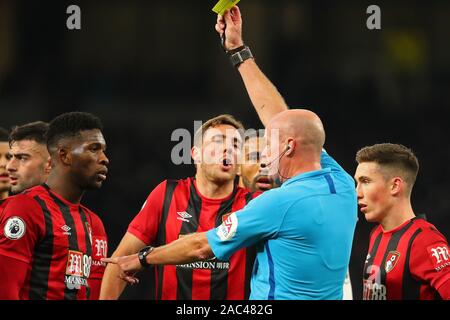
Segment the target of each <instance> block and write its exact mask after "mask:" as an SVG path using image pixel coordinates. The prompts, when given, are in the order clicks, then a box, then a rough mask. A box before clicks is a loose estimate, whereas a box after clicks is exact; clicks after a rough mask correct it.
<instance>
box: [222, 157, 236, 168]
mask: <svg viewBox="0 0 450 320" xmlns="http://www.w3.org/2000/svg"><path fill="white" fill-rule="evenodd" d="M220 166H221V167H222V169H223V170H226V171H228V170H230V169H231V167H232V166H233V164H232V163H231V160H230V159H227V158H225V159H223V160H222V163H221V164H220Z"/></svg>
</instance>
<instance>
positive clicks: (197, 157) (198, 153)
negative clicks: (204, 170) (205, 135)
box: [191, 146, 202, 164]
mask: <svg viewBox="0 0 450 320" xmlns="http://www.w3.org/2000/svg"><path fill="white" fill-rule="evenodd" d="M191 157H192V159H193V160H194V164H198V163H200V162H201V160H202V150H201V148H199V147H197V146H193V147H192V149H191Z"/></svg>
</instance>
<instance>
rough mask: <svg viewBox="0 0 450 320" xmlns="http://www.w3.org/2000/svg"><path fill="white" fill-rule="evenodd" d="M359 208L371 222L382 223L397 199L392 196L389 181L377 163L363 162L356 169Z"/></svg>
mask: <svg viewBox="0 0 450 320" xmlns="http://www.w3.org/2000/svg"><path fill="white" fill-rule="evenodd" d="M355 180H356V193H357V196H358V207H359V209H360V211H361V213H363V214H364V216H365V218H366V220H367V221H369V222H381V221H382V220H383V219H384V217H386V215H387V214H388V213H389V210H390V208H391V207H392V206H393V201H394V200H395V198H393V197H392V196H391V192H390V184H389V181H388V180H386V178H385V177H384V176H383V174H382V173H381V171H380V167H379V165H378V164H377V163H375V162H362V163H360V164H359V165H358V167H357V168H356V173H355Z"/></svg>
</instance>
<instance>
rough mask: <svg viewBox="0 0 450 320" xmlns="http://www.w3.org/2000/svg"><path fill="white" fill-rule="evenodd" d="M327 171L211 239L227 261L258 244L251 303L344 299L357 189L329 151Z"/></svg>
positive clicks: (238, 215) (268, 197)
mask: <svg viewBox="0 0 450 320" xmlns="http://www.w3.org/2000/svg"><path fill="white" fill-rule="evenodd" d="M321 165H322V169H321V170H318V171H312V172H307V173H304V174H299V175H297V176H295V177H293V178H291V179H289V180H288V181H286V182H285V183H284V184H283V185H282V186H281V187H280V188H277V189H273V190H270V191H266V192H265V193H264V194H262V195H261V196H259V197H257V198H255V199H254V200H252V201H250V202H249V204H248V205H247V206H246V207H245V208H243V209H242V210H239V211H237V212H235V213H233V214H232V215H230V216H229V217H228V219H227V220H226V221H225V222H224V223H223V224H222V225H221V226H219V227H217V228H215V229H212V230H210V231H209V232H208V233H207V238H208V242H209V245H210V246H211V248H212V251H213V252H214V254H215V256H216V257H217V258H219V259H221V260H226V259H228V258H229V257H230V255H231V254H232V253H233V252H235V251H236V250H238V249H239V248H242V247H247V246H251V245H255V244H256V246H257V257H256V261H255V266H254V269H253V274H252V279H251V295H250V299H257V300H265V299H337V300H341V299H342V287H343V284H344V280H345V275H346V272H347V267H348V263H349V260H350V253H351V246H352V241H353V234H354V230H355V225H356V221H357V199H356V192H355V183H354V181H353V178H352V177H350V176H349V175H348V174H347V173H346V172H345V171H344V170H343V169H342V167H341V166H339V165H338V164H337V162H336V161H334V159H333V158H331V157H330V156H329V155H328V154H327V153H326V152H325V151H324V152H322V159H321Z"/></svg>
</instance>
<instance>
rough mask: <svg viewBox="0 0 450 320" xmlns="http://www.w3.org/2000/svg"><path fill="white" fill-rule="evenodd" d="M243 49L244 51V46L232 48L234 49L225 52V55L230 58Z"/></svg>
mask: <svg viewBox="0 0 450 320" xmlns="http://www.w3.org/2000/svg"><path fill="white" fill-rule="evenodd" d="M243 49H245V44H244V45H242V46H240V47H237V48H234V49H231V50H227V51H226V53H227V55H229V56H231V55H232V54H235V53H236V52H239V51H241V50H243Z"/></svg>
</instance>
